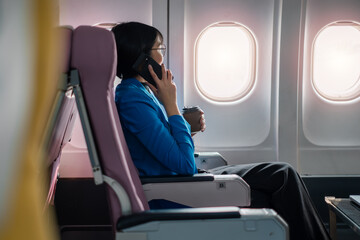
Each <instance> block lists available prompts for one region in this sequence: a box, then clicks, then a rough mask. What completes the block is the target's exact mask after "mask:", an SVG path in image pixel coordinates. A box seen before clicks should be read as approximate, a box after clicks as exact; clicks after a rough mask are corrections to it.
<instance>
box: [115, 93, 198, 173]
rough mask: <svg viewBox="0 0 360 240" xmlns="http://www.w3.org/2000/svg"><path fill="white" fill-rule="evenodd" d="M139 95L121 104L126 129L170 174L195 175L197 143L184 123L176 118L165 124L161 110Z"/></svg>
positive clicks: (176, 116)
mask: <svg viewBox="0 0 360 240" xmlns="http://www.w3.org/2000/svg"><path fill="white" fill-rule="evenodd" d="M137 95H138V94H136V93H134V94H133V95H132V96H131V99H129V98H127V100H124V101H125V102H123V103H121V106H120V108H121V111H120V112H121V113H120V114H121V117H122V121H123V124H125V126H126V128H127V129H128V130H129V131H130V132H131V133H132V134H134V135H135V136H136V137H137V139H138V140H139V141H140V142H141V143H142V144H143V146H144V147H145V148H146V149H147V150H148V151H149V152H150V153H151V154H152V155H153V157H154V158H155V159H156V160H157V161H159V162H160V163H161V164H162V165H163V166H165V167H166V168H168V169H169V170H170V171H173V172H176V173H177V174H184V175H189V174H194V173H196V172H197V168H196V164H195V159H194V143H193V141H192V137H191V133H190V126H189V125H188V123H187V122H186V121H185V119H184V118H183V117H182V116H179V115H174V116H171V117H169V119H168V122H166V120H165V119H161V118H160V117H159V110H160V108H157V107H158V106H157V105H155V104H154V102H152V100H151V99H147V98H145V97H144V96H143V95H141V94H139V95H138V96H137ZM125 99H126V98H125ZM161 114H162V113H161ZM167 124H168V125H167Z"/></svg>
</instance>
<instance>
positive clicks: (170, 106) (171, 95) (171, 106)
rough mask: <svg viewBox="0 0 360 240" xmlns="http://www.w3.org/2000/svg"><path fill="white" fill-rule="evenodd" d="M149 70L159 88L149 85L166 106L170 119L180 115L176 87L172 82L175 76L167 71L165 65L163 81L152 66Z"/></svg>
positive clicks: (162, 67)
mask: <svg viewBox="0 0 360 240" xmlns="http://www.w3.org/2000/svg"><path fill="white" fill-rule="evenodd" d="M148 68H149V72H150V74H151V76H152V78H153V79H154V81H155V83H156V86H157V88H156V87H155V86H153V85H151V84H149V83H147V85H148V86H149V87H150V89H151V90H152V91H153V93H154V94H155V96H156V98H157V99H158V100H159V101H160V102H161V103H162V104H163V105H164V107H165V110H166V113H167V115H168V117H170V116H172V115H180V111H179V108H178V106H177V100H176V85H175V83H174V82H173V80H172V79H173V75H172V73H171V71H170V70H169V69H165V65H164V64H161V70H162V79H159V78H158V76H157V75H156V73H155V72H154V70H153V68H152V66H151V65H149V66H148Z"/></svg>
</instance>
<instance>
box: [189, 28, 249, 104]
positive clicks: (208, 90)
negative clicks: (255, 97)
mask: <svg viewBox="0 0 360 240" xmlns="http://www.w3.org/2000/svg"><path fill="white" fill-rule="evenodd" d="M255 69H256V41H255V38H254V36H253V34H252V33H251V32H250V31H249V30H248V29H247V28H246V27H245V26H243V25H241V24H239V23H235V22H220V23H215V24H212V25H210V26H208V27H207V28H205V29H204V30H203V31H202V32H201V33H200V35H199V36H198V38H197V40H196V43H195V82H196V86H197V88H198V89H199V91H200V92H201V94H202V95H203V96H205V97H206V98H208V99H211V100H213V101H218V102H232V101H236V100H239V99H241V98H243V97H244V96H245V95H247V94H248V93H249V92H250V90H251V89H252V87H253V86H254V83H255Z"/></svg>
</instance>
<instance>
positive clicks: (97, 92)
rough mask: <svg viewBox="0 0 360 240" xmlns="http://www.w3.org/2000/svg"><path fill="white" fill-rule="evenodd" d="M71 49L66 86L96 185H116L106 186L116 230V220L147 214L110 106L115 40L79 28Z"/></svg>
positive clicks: (96, 30)
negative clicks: (69, 87)
mask: <svg viewBox="0 0 360 240" xmlns="http://www.w3.org/2000/svg"><path fill="white" fill-rule="evenodd" d="M72 46H73V48H72V54H71V57H72V59H71V67H72V68H73V69H74V70H72V74H71V81H72V82H73V85H74V88H75V96H76V103H77V106H78V109H79V115H80V119H81V122H82V126H83V130H84V135H85V139H86V142H87V146H88V152H89V157H90V160H91V162H92V165H93V173H94V178H95V183H97V184H99V183H101V182H102V181H103V180H104V181H106V182H107V183H108V184H109V181H108V180H109V178H110V179H113V180H115V181H116V182H117V183H119V184H117V183H116V182H112V183H111V185H112V186H111V187H109V186H107V193H108V200H109V207H110V210H111V215H112V223H113V226H115V223H116V221H117V219H118V218H119V217H120V216H122V215H125V214H130V213H135V212H141V211H144V210H147V209H149V206H148V203H147V201H146V198H145V195H144V192H143V189H142V185H141V182H140V179H139V177H138V174H137V170H136V168H135V166H134V164H133V162H132V160H131V157H130V153H129V150H128V147H127V144H126V141H125V138H124V135H123V132H122V128H121V125H120V120H119V117H118V114H117V109H116V106H115V102H114V90H113V82H114V80H115V72H116V70H115V69H116V64H117V55H116V45H115V40H114V36H113V33H112V32H110V31H108V30H105V29H102V28H97V27H91V26H80V27H78V28H77V29H75V31H74V35H73V44H72ZM82 100H83V102H82ZM97 161H99V162H100V163H101V166H100V165H98V163H97ZM99 172H100V173H99ZM114 189H115V190H114ZM115 191H117V192H118V194H116V192H115ZM119 192H120V193H119ZM119 196H120V198H121V197H123V198H125V199H126V198H128V199H129V205H130V206H129V208H130V209H127V210H126V211H125V208H128V206H125V205H126V204H125V202H126V201H122V200H120V201H121V203H119V199H118V197H119Z"/></svg>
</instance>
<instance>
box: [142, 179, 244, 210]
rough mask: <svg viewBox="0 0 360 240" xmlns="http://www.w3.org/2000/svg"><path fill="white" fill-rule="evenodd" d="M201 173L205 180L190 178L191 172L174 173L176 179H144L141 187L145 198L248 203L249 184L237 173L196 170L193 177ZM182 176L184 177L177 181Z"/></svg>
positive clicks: (197, 203)
mask: <svg viewBox="0 0 360 240" xmlns="http://www.w3.org/2000/svg"><path fill="white" fill-rule="evenodd" d="M202 176H204V177H203V178H204V181H202V180H201V181H189V179H191V178H192V177H190V176H187V177H177V176H175V177H174V178H177V179H176V180H175V181H171V182H161V181H153V182H147V183H145V184H143V189H144V192H145V196H146V198H147V200H148V201H151V200H154V199H165V200H168V201H172V202H176V203H179V204H182V205H185V206H189V207H218V206H242V207H243V206H249V205H250V187H249V185H248V184H247V183H246V182H245V181H244V180H243V179H242V178H241V177H239V176H238V175H232V174H229V175H211V174H196V175H194V179H198V180H199V179H201V178H202ZM182 178H183V179H184V180H185V179H186V181H180V180H181V179H182ZM211 178H212V179H213V180H210V179H211ZM152 179H153V180H154V179H155V178H152ZM205 179H206V181H205Z"/></svg>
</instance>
